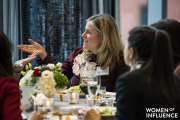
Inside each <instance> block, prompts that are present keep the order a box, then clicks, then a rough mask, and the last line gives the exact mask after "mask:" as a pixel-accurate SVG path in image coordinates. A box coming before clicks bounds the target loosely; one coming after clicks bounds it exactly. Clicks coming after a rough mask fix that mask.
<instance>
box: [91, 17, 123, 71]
mask: <svg viewBox="0 0 180 120" xmlns="http://www.w3.org/2000/svg"><path fill="white" fill-rule="evenodd" d="M88 21H92V23H93V27H94V29H95V30H96V33H97V35H98V36H99V37H100V38H101V39H102V44H101V46H100V48H99V49H98V51H97V55H98V63H99V64H100V65H101V67H102V68H103V69H105V68H106V67H107V66H110V70H111V69H113V68H114V67H115V64H116V63H117V62H119V61H120V57H119V56H120V55H121V56H123V49H124V46H123V43H122V41H121V38H120V32H119V29H118V26H117V24H116V22H115V20H114V18H113V17H112V16H111V15H108V14H98V15H94V16H92V17H90V18H88V19H87V22H88ZM110 64H111V65H110Z"/></svg>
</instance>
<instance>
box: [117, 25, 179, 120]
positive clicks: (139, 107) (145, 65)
mask: <svg viewBox="0 0 180 120" xmlns="http://www.w3.org/2000/svg"><path fill="white" fill-rule="evenodd" d="M170 44H171V42H170V39H169V36H168V34H167V33H166V32H164V31H162V30H158V29H156V28H153V27H147V26H140V27H136V28H134V29H132V30H131V31H130V33H129V37H128V40H127V44H126V46H125V49H124V54H125V57H124V59H125V63H126V64H127V65H129V66H130V67H131V70H132V71H131V72H130V73H127V74H124V75H122V76H120V77H119V79H118V80H117V83H116V90H117V91H116V92H117V94H116V101H117V113H116V116H117V119H119V120H146V119H148V118H151V119H155V118H159V117H151V116H148V115H150V114H153V111H148V110H147V109H154V108H155V109H156V108H157V109H168V110H169V109H170V108H173V109H174V111H168V112H167V114H169V113H178V114H180V80H179V79H177V77H176V76H174V72H173V71H174V69H173V68H174V67H173V59H172V51H171V45H170ZM157 114H158V115H159V114H164V113H163V112H162V111H160V112H157ZM165 114H166V113H165ZM174 117H175V116H171V117H169V118H168V119H171V118H174Z"/></svg>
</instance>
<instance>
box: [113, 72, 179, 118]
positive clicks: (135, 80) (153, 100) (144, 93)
mask: <svg viewBox="0 0 180 120" xmlns="http://www.w3.org/2000/svg"><path fill="white" fill-rule="evenodd" d="M177 81H178V85H179V87H180V80H179V79H177ZM157 89H158V86H156V85H155V84H154V85H153V87H152V88H151V92H150V88H149V86H148V82H147V75H146V74H145V73H143V72H140V71H138V70H135V71H132V72H129V73H126V74H124V75H122V76H120V77H119V78H118V80H117V82H116V91H117V94H116V102H117V113H116V118H117V119H118V120H145V119H148V118H151V119H150V120H152V119H155V118H158V116H157V115H163V114H164V115H165V114H166V115H167V113H168V114H169V113H170V114H171V113H172V115H173V116H175V114H173V113H176V115H178V119H176V120H179V119H180V101H178V102H177V103H174V104H170V105H169V104H168V103H167V101H166V100H165V98H164V96H163V95H162V94H161V93H159V92H157V91H158V90H157ZM171 108H172V109H171ZM150 109H151V110H152V111H148V110H150ZM156 110H157V111H159V110H160V111H161V112H155V111H156ZM165 110H167V112H165ZM170 118H172V117H170ZM170 118H169V119H170ZM169 119H168V118H167V119H166V120H169ZM160 120H162V118H161V119H160Z"/></svg>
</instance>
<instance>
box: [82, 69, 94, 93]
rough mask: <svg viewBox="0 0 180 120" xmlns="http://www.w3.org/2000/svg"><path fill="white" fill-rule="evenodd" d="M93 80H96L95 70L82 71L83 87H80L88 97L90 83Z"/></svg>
mask: <svg viewBox="0 0 180 120" xmlns="http://www.w3.org/2000/svg"><path fill="white" fill-rule="evenodd" d="M93 80H94V70H87V69H85V70H82V71H81V73H80V81H81V84H82V85H80V88H81V90H82V92H83V93H84V94H86V95H87V94H88V90H87V86H88V82H90V81H93Z"/></svg>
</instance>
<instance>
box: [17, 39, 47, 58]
mask: <svg viewBox="0 0 180 120" xmlns="http://www.w3.org/2000/svg"><path fill="white" fill-rule="evenodd" d="M28 41H29V42H30V43H32V45H18V46H17V48H18V49H20V50H22V51H24V52H28V53H34V52H35V51H37V52H38V55H39V56H40V57H41V58H42V59H44V58H45V57H46V56H47V53H46V51H45V50H44V48H43V47H42V46H41V45H40V44H38V43H37V42H35V41H33V40H32V39H28Z"/></svg>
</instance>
